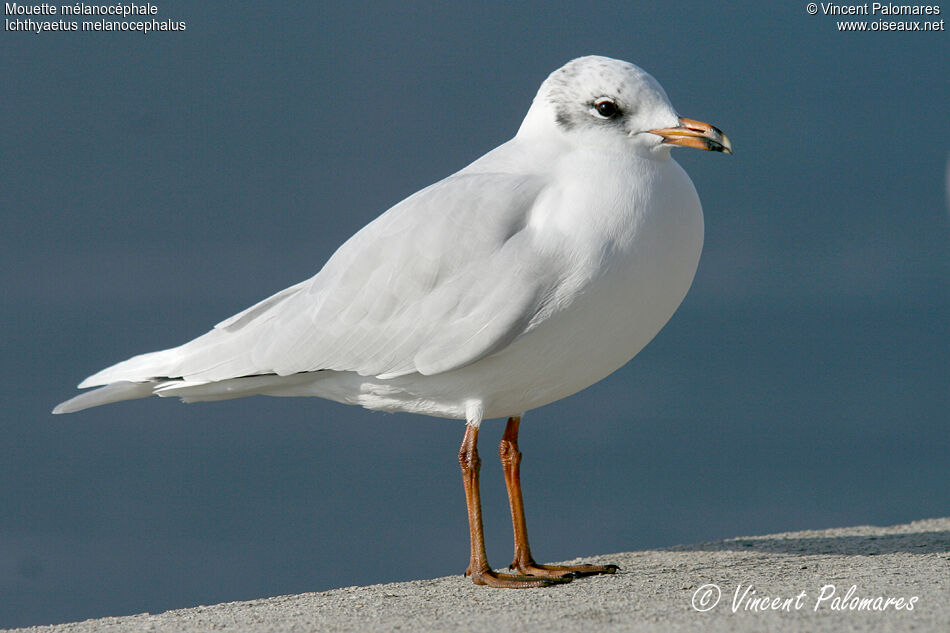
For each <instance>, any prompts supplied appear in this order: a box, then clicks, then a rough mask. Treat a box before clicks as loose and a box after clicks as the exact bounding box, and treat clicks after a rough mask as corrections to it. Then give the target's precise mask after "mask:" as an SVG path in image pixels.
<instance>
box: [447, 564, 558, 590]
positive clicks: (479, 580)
mask: <svg viewBox="0 0 950 633" xmlns="http://www.w3.org/2000/svg"><path fill="white" fill-rule="evenodd" d="M465 575H466V576H471V577H472V582H474V583H475V584H476V585H484V586H486V587H499V588H504V589H531V588H533V587H551V586H554V585H563V584H565V583H569V582H571V581H572V580H574V577H575V574H573V573H567V572H564V573H561V574H554V573H549V574H546V575H545V576H543V577H541V576H519V575H516V574H499V573H497V572H494V571H491V570H490V569H488V570H485V571H481V572H478V573H474V574H473V573H470V572H466V573H465Z"/></svg>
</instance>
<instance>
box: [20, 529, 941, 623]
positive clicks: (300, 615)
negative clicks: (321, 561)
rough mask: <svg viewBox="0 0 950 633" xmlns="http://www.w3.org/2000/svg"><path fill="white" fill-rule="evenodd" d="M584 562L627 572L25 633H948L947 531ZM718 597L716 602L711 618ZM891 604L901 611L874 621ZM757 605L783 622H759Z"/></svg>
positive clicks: (392, 587)
mask: <svg viewBox="0 0 950 633" xmlns="http://www.w3.org/2000/svg"><path fill="white" fill-rule="evenodd" d="M583 562H610V563H617V564H619V565H620V567H621V569H622V571H621V572H620V573H619V574H617V575H615V576H602V577H595V578H581V579H578V580H575V581H574V582H572V583H570V584H569V585H564V586H560V587H552V588H547V589H534V590H493V589H486V588H482V587H475V586H473V585H472V583H471V582H470V581H468V580H467V579H464V578H463V577H462V576H451V577H446V578H437V579H434V580H417V581H413V582H405V583H391V584H385V585H373V586H369V587H347V588H344V589H335V590H333V591H326V592H323V593H307V594H301V595H296V596H280V597H276V598H265V599H261V600H254V601H252V602H233V603H228V604H219V605H214V606H208V607H197V608H194V609H181V610H177V611H168V612H166V613H162V614H158V615H149V614H141V615H133V616H128V617H119V618H102V619H99V620H88V621H86V622H78V623H71V624H61V625H56V626H42V627H33V628H29V629H17V630H18V631H32V632H35V633H41V632H42V633H54V632H55V633H61V632H62V633H65V632H69V633H85V632H89V631H97V632H98V631H106V632H113V631H115V632H118V631H150V632H166V631H167V632H172V631H176V632H177V631H187V632H192V631H196V632H197V631H211V630H216V631H242V632H246V631H360V632H366V631H392V630H396V629H401V630H406V631H413V632H422V631H479V632H481V633H484V632H485V631H493V630H494V631H552V630H568V629H574V630H597V631H704V632H705V631H728V632H729V633H735V632H736V631H743V630H746V631H766V630H768V631H773V630H780V631H802V632H805V631H808V632H815V631H833V632H835V633H843V632H845V631H872V630H873V631H909V630H919V631H950V518H945V519H930V520H925V521H916V522H914V523H910V524H907V525H898V526H893V527H887V528H880V527H853V528H841V529H833V530H822V531H809V532H793V533H787V534H772V535H768V536H752V537H743V538H735V539H729V540H726V541H718V542H714V543H699V544H697V545H685V546H678V547H673V548H670V549H664V550H649V551H643V552H629V553H625V554H612V555H609V556H603V557H597V558H592V559H583ZM750 584H752V585H753V588H752V589H751V590H748V591H746V588H747V587H748V586H749V585H750ZM713 585H716V587H718V588H719V591H721V597H720V598H719V600H718V603H715V606H712V605H713V604H714V602H713V600H714V599H715V598H716V596H717V595H718V594H717V589H716V587H714V586H713ZM852 585H854V586H855V587H856V588H855V589H854V590H853V591H852V592H851V594H850V595H848V592H849V590H850V588H851V587H852ZM832 586H833V591H834V594H833V595H832V594H831V593H830V592H831V591H832ZM737 591H738V593H737ZM802 592H804V594H803V593H802ZM763 597H768V598H769V600H767V601H762V600H761V598H763ZM878 597H880V598H881V600H877V601H875V599H876V598H878ZM775 598H777V599H778V600H772V599H775ZM835 598H838V599H839V600H837V601H836V600H835ZM842 598H846V599H845V600H841V599H842ZM888 598H892V599H894V600H896V599H898V598H900V599H902V602H898V603H895V602H894V601H893V600H892V601H891V603H890V604H889V605H888V606H886V609H885V610H874V609H875V608H877V609H881V608H884V605H885V604H886V602H887V599H888ZM914 598H916V599H914ZM756 599H759V600H758V601H756ZM862 599H865V603H864V604H863V605H862V602H861V600H862ZM694 602H695V603H696V607H698V608H700V609H703V608H708V610H706V611H699V610H698V609H697V608H694V606H693V603H694ZM796 602H797V604H796ZM734 603H736V604H737V608H736V609H735V610H733V604H734ZM763 605H765V606H767V607H777V609H778V610H772V609H771V608H768V609H767V610H764V611H763V610H758V609H762V607H763ZM816 606H817V609H816ZM898 606H900V607H901V608H898ZM753 607H755V608H753Z"/></svg>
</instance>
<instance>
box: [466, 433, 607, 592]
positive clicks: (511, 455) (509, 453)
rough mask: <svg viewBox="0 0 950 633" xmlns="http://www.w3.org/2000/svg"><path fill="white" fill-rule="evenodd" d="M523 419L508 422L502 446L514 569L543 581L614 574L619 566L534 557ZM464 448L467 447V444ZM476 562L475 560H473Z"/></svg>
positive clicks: (499, 452) (512, 566)
mask: <svg viewBox="0 0 950 633" xmlns="http://www.w3.org/2000/svg"><path fill="white" fill-rule="evenodd" d="M519 424H521V418H508V424H507V425H506V426H505V435H504V437H502V439H501V444H499V445H498V456H499V457H501V464H502V467H503V468H504V470H505V486H506V487H507V488H508V503H509V504H510V505H511V525H512V528H513V529H514V532H515V558H514V560H513V561H512V563H511V569H515V570H517V571H519V572H521V573H522V574H526V575H529V576H535V577H542V578H561V577H563V576H564V574H569V575H573V576H590V575H593V574H612V573H614V572H616V571H617V570H618V569H620V568H619V567H617V566H616V565H539V564H537V563H536V562H534V559H533V558H532V557H531V548H530V547H529V546H528V528H527V527H526V525H525V518H524V500H523V499H522V498H521V452H520V451H519V450H518V425H519ZM463 446H464V444H463ZM473 560H474V559H473Z"/></svg>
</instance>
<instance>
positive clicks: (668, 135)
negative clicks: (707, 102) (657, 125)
mask: <svg viewBox="0 0 950 633" xmlns="http://www.w3.org/2000/svg"><path fill="white" fill-rule="evenodd" d="M650 132H651V133H652V134H657V135H659V136H662V137H663V143H664V144H665V145H682V146H683V147H695V148H696V149H705V150H708V151H711V152H722V153H723V154H731V153H732V143H730V142H729V138H728V137H727V136H726V135H725V134H723V133H722V131H721V130H720V129H719V128H716V127H713V126H711V125H709V124H708V123H703V122H702V121H693V120H692V119H684V118H683V117H680V124H679V125H678V126H676V127H667V128H663V129H660V130H650Z"/></svg>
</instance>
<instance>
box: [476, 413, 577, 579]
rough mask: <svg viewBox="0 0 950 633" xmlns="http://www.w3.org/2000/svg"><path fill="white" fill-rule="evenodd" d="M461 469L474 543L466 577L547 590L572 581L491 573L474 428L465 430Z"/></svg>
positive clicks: (556, 576)
mask: <svg viewBox="0 0 950 633" xmlns="http://www.w3.org/2000/svg"><path fill="white" fill-rule="evenodd" d="M459 465H461V467H462V483H463V484H464V486H465V503H466V505H467V506H468V529H469V536H470V537H471V543H472V552H471V557H470V559H469V563H468V570H466V572H465V575H466V576H468V575H471V577H472V582H474V583H475V584H476V585H488V586H489V587H509V588H528V587H546V586H548V585H553V584H556V583H562V582H568V581H570V580H571V578H572V577H571V576H565V577H559V576H558V575H556V574H553V575H551V576H550V577H545V578H538V577H537V576H534V577H531V576H517V575H513V574H499V573H495V572H494V571H492V569H491V567H490V566H489V565H488V557H487V556H486V555H485V535H484V533H483V531H482V500H481V496H480V495H479V492H478V471H479V469H480V468H481V460H480V459H479V457H478V428H476V427H474V426H469V425H466V426H465V437H464V438H463V439H462V447H461V448H460V449H459ZM561 576H563V574H562V575H561Z"/></svg>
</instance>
